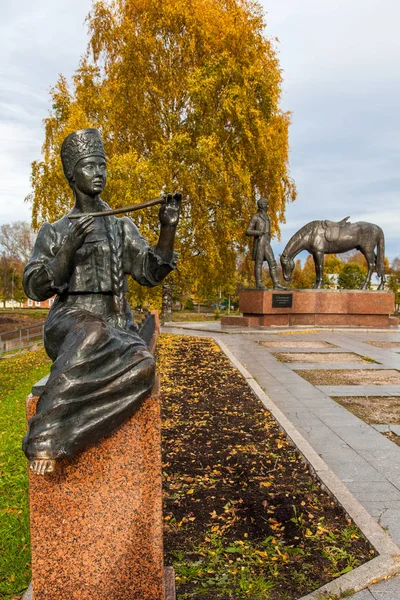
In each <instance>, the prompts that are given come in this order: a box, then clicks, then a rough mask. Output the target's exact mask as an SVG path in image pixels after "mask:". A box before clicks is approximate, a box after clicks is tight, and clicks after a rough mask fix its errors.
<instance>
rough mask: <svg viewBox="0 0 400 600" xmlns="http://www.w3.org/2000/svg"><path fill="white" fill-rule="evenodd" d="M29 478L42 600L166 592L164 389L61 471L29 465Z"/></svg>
mask: <svg viewBox="0 0 400 600" xmlns="http://www.w3.org/2000/svg"><path fill="white" fill-rule="evenodd" d="M37 399H38V398H37V397H33V396H30V397H28V402H27V412H28V417H29V416H31V415H32V414H33V413H34V411H35V407H36V403H37ZM29 485H30V490H29V493H30V513H31V540H32V576H33V593H34V599H35V600H111V599H112V600H128V599H129V600H144V599H146V600H164V573H163V571H164V569H163V544H162V504H161V435H160V405H159V397H158V395H157V394H153V395H152V397H150V398H148V399H147V400H145V401H144V403H143V404H142V406H141V408H140V409H139V410H138V412H137V413H136V414H135V415H134V416H133V417H131V418H130V419H129V420H128V421H127V422H126V423H125V424H124V425H123V426H122V427H120V428H119V429H118V430H117V431H115V432H114V433H113V434H112V435H111V436H109V437H108V438H106V439H104V440H102V441H101V442H100V443H98V444H96V445H95V446H93V447H91V448H88V449H87V450H85V451H84V452H82V453H81V454H79V455H78V456H76V457H75V458H74V459H72V460H62V461H60V466H59V469H58V471H57V473H56V474H54V475H46V476H37V475H34V474H32V473H30V476H29Z"/></svg>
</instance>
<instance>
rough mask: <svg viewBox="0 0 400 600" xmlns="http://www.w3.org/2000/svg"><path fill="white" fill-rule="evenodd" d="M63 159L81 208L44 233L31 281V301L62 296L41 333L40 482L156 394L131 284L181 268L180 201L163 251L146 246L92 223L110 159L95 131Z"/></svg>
mask: <svg viewBox="0 0 400 600" xmlns="http://www.w3.org/2000/svg"><path fill="white" fill-rule="evenodd" d="M61 160H62V164H63V170H64V174H65V176H66V178H67V180H68V182H69V185H70V186H71V188H72V191H73V194H74V198H75V203H74V207H73V208H72V210H71V212H70V213H69V214H67V215H65V216H64V217H62V218H61V219H60V220H59V221H57V222H55V223H44V224H43V226H42V227H41V229H40V231H39V233H38V236H37V240H36V244H35V248H34V251H33V254H32V257H31V258H30V260H29V263H28V265H27V267H26V269H25V273H24V289H25V291H26V294H27V296H28V297H29V298H32V299H33V300H38V301H39V300H46V299H47V298H50V297H52V296H54V295H56V296H57V297H56V300H55V302H54V303H53V306H52V308H51V309H50V312H49V316H48V318H47V320H46V323H45V331H44V345H45V349H46V352H47V354H48V355H49V357H50V358H51V359H52V360H53V365H52V368H51V372H50V376H49V379H48V382H47V384H46V386H45V389H44V391H43V393H42V394H41V396H40V398H39V401H38V405H37V409H36V415H35V416H34V417H33V418H32V419H30V421H29V430H28V433H27V434H26V436H25V438H24V441H23V450H24V452H25V454H26V456H27V457H28V459H29V461H30V468H31V470H32V471H33V472H35V473H37V474H41V475H44V474H46V473H51V472H52V471H54V469H55V466H56V462H57V460H59V459H61V458H65V457H70V458H71V457H73V456H74V455H75V454H76V453H77V452H79V451H80V450H82V449H84V448H85V447H87V446H88V445H90V444H93V443H95V442H96V441H98V440H99V439H101V438H102V437H104V436H106V435H108V434H110V433H111V432H112V431H114V429H115V428H117V427H118V426H119V425H121V424H122V423H123V422H124V421H126V420H127V419H128V418H129V417H130V416H132V415H133V414H134V412H135V411H136V410H137V409H138V408H139V406H140V404H141V403H142V401H143V400H144V399H145V398H146V397H147V396H148V395H149V394H150V392H151V390H152V387H153V384H154V378H155V364H154V358H153V356H152V354H151V353H150V352H149V350H148V349H147V347H146V344H145V342H144V341H143V340H142V339H141V337H140V336H139V335H138V333H137V329H136V327H135V325H134V322H133V316H132V312H131V309H130V307H129V304H128V303H127V301H126V298H125V292H126V291H127V281H126V275H131V276H132V277H133V278H134V279H135V280H136V281H138V282H139V283H140V284H141V285H144V286H149V287H152V286H156V285H158V284H160V283H161V281H162V280H163V279H164V277H166V276H167V275H168V273H170V271H172V270H173V269H174V268H175V263H176V254H175V253H174V251H173V248H174V239H175V231H176V227H177V224H178V221H179V210H180V200H181V195H180V194H174V196H172V195H170V194H169V195H168V196H167V197H166V199H165V202H164V203H163V204H162V206H161V208H160V213H159V219H160V224H161V228H160V235H159V239H158V242H157V244H156V245H155V246H149V245H148V244H147V242H146V241H145V240H144V239H143V238H142V236H141V235H140V233H139V231H138V229H137V227H136V226H135V224H134V223H133V221H132V220H131V219H130V218H128V217H123V218H116V217H115V216H113V215H109V216H100V217H93V216H90V215H87V214H86V213H91V212H102V211H107V210H108V209H109V207H108V206H107V204H105V203H104V202H103V201H102V200H101V198H100V194H101V193H102V191H103V189H104V186H105V183H106V156H105V152H104V147H103V143H102V140H101V137H100V134H99V132H98V131H97V130H96V129H82V130H79V131H75V132H74V133H71V134H70V135H69V136H68V137H66V139H65V140H64V142H63V145H62V148H61ZM80 214H82V216H81V217H78V215H80ZM76 217H78V218H76Z"/></svg>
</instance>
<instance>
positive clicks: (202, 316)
mask: <svg viewBox="0 0 400 600" xmlns="http://www.w3.org/2000/svg"><path fill="white" fill-rule="evenodd" d="M217 319H219V317H217ZM215 320H216V316H215V314H214V313H213V312H212V311H210V312H209V313H201V312H200V313H198V312H196V311H183V310H182V311H176V312H175V311H174V312H173V313H172V321H173V322H174V323H176V322H183V321H185V322H186V321H187V322H191V321H192V322H193V321H194V322H196V323H199V322H200V321H215Z"/></svg>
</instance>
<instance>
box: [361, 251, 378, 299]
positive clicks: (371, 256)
mask: <svg viewBox="0 0 400 600" xmlns="http://www.w3.org/2000/svg"><path fill="white" fill-rule="evenodd" d="M361 252H362V253H363V254H364V256H365V258H366V261H367V263H368V273H367V277H366V278H365V281H364V283H363V284H362V286H361V288H360V289H361V290H366V289H368V286H369V284H370V283H371V277H372V273H373V272H374V269H375V264H376V256H375V252H374V251H373V250H372V251H370V252H367V251H366V250H361Z"/></svg>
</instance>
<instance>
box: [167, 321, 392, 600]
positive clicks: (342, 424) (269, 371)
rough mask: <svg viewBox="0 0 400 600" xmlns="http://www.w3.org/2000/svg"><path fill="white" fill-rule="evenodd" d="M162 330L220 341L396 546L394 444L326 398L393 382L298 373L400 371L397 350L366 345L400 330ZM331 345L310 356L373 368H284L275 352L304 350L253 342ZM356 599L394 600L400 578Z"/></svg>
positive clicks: (373, 390)
mask: <svg viewBox="0 0 400 600" xmlns="http://www.w3.org/2000/svg"><path fill="white" fill-rule="evenodd" d="M164 331H165V332H167V331H168V332H171V333H180V334H191V335H203V336H211V337H220V338H221V339H222V341H223V342H224V343H225V344H226V345H227V346H228V347H229V349H230V351H231V352H232V354H233V355H234V356H235V358H236V359H237V360H239V362H241V363H242V365H243V366H244V367H245V368H246V369H247V370H248V371H249V372H250V374H251V375H252V377H253V378H254V379H255V380H256V381H257V382H258V384H259V385H260V386H261V387H262V388H263V389H264V390H265V392H266V393H267V394H268V396H269V397H270V398H271V399H272V401H273V402H274V403H275V404H276V406H277V407H278V408H279V409H280V410H281V411H282V412H283V413H284V414H285V416H286V417H287V418H288V419H289V420H290V421H291V423H292V424H293V425H294V426H295V427H296V429H297V430H298V431H299V432H300V433H301V435H302V436H303V437H304V438H305V439H306V440H307V441H308V442H309V443H310V444H311V446H312V447H313V448H314V449H315V450H316V451H317V452H318V454H319V455H320V456H321V457H322V459H323V460H324V461H325V462H326V463H327V464H328V466H329V467H330V468H331V469H332V471H333V472H334V473H335V474H336V475H337V476H338V477H339V478H340V479H341V480H342V481H343V483H344V484H345V485H346V487H347V488H348V489H349V490H350V492H351V493H352V494H353V495H354V496H355V498H356V499H357V500H358V501H359V502H360V503H361V504H362V505H363V506H364V507H365V509H366V510H367V511H368V512H369V514H370V515H371V516H373V517H374V518H375V519H376V520H377V521H378V523H379V524H380V525H381V526H382V527H383V528H385V529H386V531H387V532H388V533H389V534H390V536H391V537H392V538H393V540H394V541H395V542H396V543H397V544H400V447H399V446H396V444H394V443H393V442H391V441H390V440H388V439H387V438H386V437H385V436H383V435H382V434H381V433H380V432H379V431H378V430H377V429H375V428H374V427H372V426H370V425H367V424H365V423H364V422H363V421H361V420H360V419H358V418H357V417H356V416H354V415H353V414H351V413H350V412H348V411H347V410H345V409H344V408H343V407H341V406H340V405H339V404H337V403H336V402H335V401H334V400H333V399H332V398H330V396H346V395H347V396H348V395H352V396H371V395H373V396H400V383H399V385H382V386H381V385H373V386H371V385H359V386H353V385H351V386H350V385H346V386H319V387H315V386H313V385H312V384H310V383H308V382H307V381H305V380H304V379H303V378H302V377H300V376H299V375H298V374H297V373H296V372H295V370H297V369H310V368H315V369H321V368H328V369H337V368H346V369H357V370H377V369H378V370H379V369H400V354H399V352H400V348H397V349H396V348H378V347H376V346H373V345H370V344H368V343H367V342H370V341H389V340H390V341H393V342H400V332H399V333H397V332H393V330H390V331H388V332H377V331H371V330H369V331H347V330H346V331H345V330H336V331H331V330H318V331H313V332H310V333H306V332H305V331H304V332H302V331H301V330H295V331H294V332H293V334H292V335H287V334H285V333H283V332H282V330H280V331H270V330H268V332H265V330H263V331H259V330H252V331H249V329H247V330H245V331H242V332H240V331H232V330H231V331H227V330H224V331H223V330H221V328H220V326H219V325H218V324H215V323H201V324H180V325H178V324H174V325H173V326H172V324H171V325H170V326H166V327H165V328H164ZM266 340H271V341H275V342H276V341H277V340H282V341H283V342H286V343H287V341H288V340H290V341H301V342H304V341H309V342H310V348H312V344H313V342H314V341H325V342H330V343H331V344H334V345H335V346H337V348H336V349H333V348H329V347H325V348H318V349H314V352H324V353H326V352H332V351H335V352H340V351H342V352H355V353H357V354H360V355H362V356H367V357H370V358H372V359H374V360H376V361H377V362H378V363H380V364H378V365H377V364H373V363H368V362H365V363H344V364H341V363H332V364H325V365H321V364H320V363H318V364H312V363H282V362H279V361H278V360H277V359H276V358H275V356H274V354H275V353H276V352H285V353H286V352H291V351H292V352H303V351H304V350H303V348H287V347H284V344H282V347H281V348H279V347H274V348H265V347H263V346H261V345H260V344H259V343H258V342H259V341H266ZM352 598H353V599H354V600H400V576H399V577H394V578H391V579H390V580H387V581H383V582H380V583H378V584H375V585H373V586H371V587H370V588H369V589H368V590H364V591H362V592H358V593H357V594H355V595H354V596H352Z"/></svg>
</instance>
